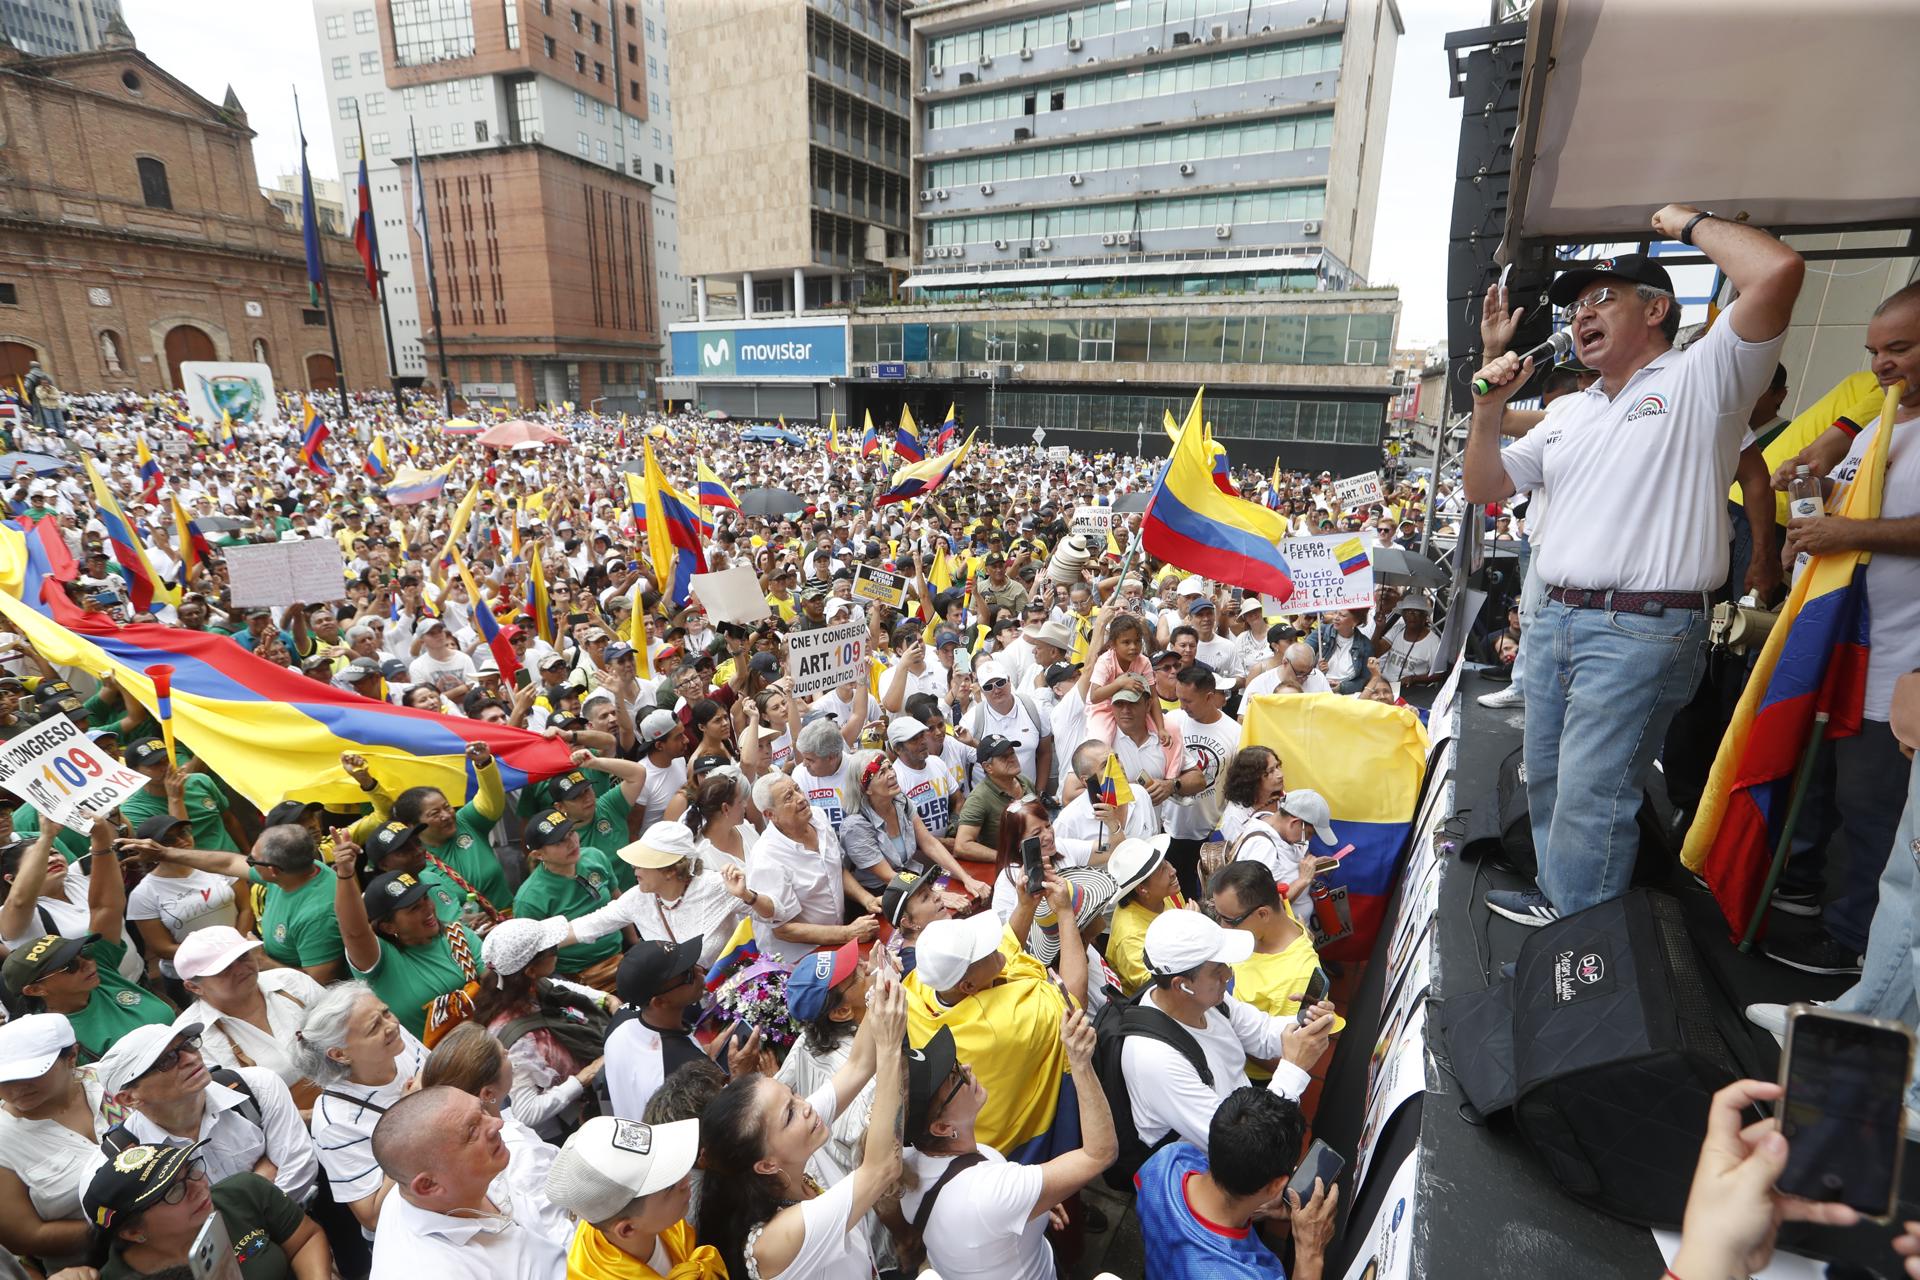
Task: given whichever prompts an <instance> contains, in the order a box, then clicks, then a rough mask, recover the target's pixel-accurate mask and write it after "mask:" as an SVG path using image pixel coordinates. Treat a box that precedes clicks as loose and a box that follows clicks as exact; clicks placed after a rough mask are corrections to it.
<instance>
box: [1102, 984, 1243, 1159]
mask: <svg viewBox="0 0 1920 1280" xmlns="http://www.w3.org/2000/svg"><path fill="white" fill-rule="evenodd" d="M1152 989H1153V988H1152V987H1151V986H1146V987H1142V988H1141V991H1140V995H1137V996H1135V997H1134V998H1133V999H1131V1000H1118V999H1116V1000H1109V1001H1108V1002H1107V1004H1106V1007H1105V1008H1103V1009H1101V1010H1100V1016H1099V1017H1097V1018H1095V1019H1094V1021H1093V1030H1094V1034H1095V1035H1096V1036H1097V1037H1098V1039H1097V1041H1096V1042H1095V1044H1094V1048H1093V1073H1094V1075H1095V1076H1096V1077H1097V1078H1098V1079H1099V1081H1100V1091H1101V1092H1102V1093H1104V1094H1105V1095H1106V1096H1107V1108H1108V1109H1109V1110H1110V1111H1112V1113H1113V1132H1114V1136H1115V1137H1116V1138H1118V1139H1119V1144H1120V1155H1119V1158H1118V1159H1116V1160H1115V1161H1114V1162H1113V1164H1111V1165H1110V1166H1108V1168H1107V1171H1106V1174H1105V1175H1104V1176H1105V1178H1106V1181H1107V1185H1108V1186H1110V1187H1112V1188H1113V1189H1114V1190H1116V1191H1121V1192H1127V1191H1132V1190H1133V1175H1134V1174H1136V1173H1138V1172H1139V1171H1140V1166H1141V1165H1143V1164H1145V1163H1146V1162H1147V1157H1148V1156H1150V1155H1152V1154H1153V1153H1154V1152H1155V1151H1158V1150H1159V1149H1160V1148H1161V1147H1163V1146H1165V1145H1166V1144H1167V1143H1169V1142H1173V1141H1176V1140H1177V1139H1178V1137H1179V1135H1178V1134H1177V1133H1176V1132H1174V1131H1172V1130H1168V1132H1167V1133H1166V1135H1165V1136H1164V1137H1162V1138H1161V1139H1160V1141H1158V1142H1156V1143H1154V1144H1153V1145H1151V1146H1149V1145H1147V1143H1146V1142H1145V1141H1143V1140H1142V1139H1141V1137H1140V1130H1139V1129H1138V1127H1136V1126H1135V1124H1134V1122H1133V1100H1132V1099H1131V1098H1129V1097H1128V1096H1127V1079H1126V1074H1125V1072H1124V1071H1122V1070H1121V1066H1120V1056H1121V1050H1122V1048H1123V1047H1124V1046H1125V1044H1126V1040H1127V1037H1128V1036H1145V1037H1146V1038H1147V1039H1149V1040H1158V1041H1159V1042H1160V1043H1161V1044H1164V1045H1170V1046H1172V1047H1173V1048H1174V1049H1175V1050H1177V1051H1178V1052H1179V1054H1180V1056H1181V1057H1183V1058H1185V1059H1186V1060H1187V1063H1188V1065H1190V1066H1191V1067H1192V1068H1193V1069H1194V1071H1195V1072H1196V1073H1198V1074H1199V1076H1200V1080H1201V1082H1202V1083H1203V1084H1205V1085H1206V1086H1207V1087H1208V1088H1212V1087H1213V1069H1212V1068H1211V1067H1209V1066H1208V1065H1207V1055H1206V1053H1205V1052H1204V1051H1203V1050H1202V1049H1201V1048H1200V1042H1199V1041H1198V1040H1195V1039H1194V1038H1193V1033H1192V1032H1190V1031H1188V1030H1187V1029H1186V1028H1185V1027H1183V1026H1181V1025H1180V1024H1179V1023H1178V1022H1176V1021H1174V1020H1173V1019H1172V1018H1170V1017H1168V1016H1167V1015H1166V1014H1164V1013H1162V1012H1160V1010H1159V1009H1157V1008H1155V1007H1154V1006H1153V1005H1151V1004H1148V1003H1146V1002H1145V1001H1144V1000H1143V999H1142V998H1141V997H1142V996H1144V995H1145V994H1146V993H1147V992H1148V991H1151V990H1152Z"/></svg>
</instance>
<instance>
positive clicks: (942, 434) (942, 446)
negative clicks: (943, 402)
mask: <svg viewBox="0 0 1920 1280" xmlns="http://www.w3.org/2000/svg"><path fill="white" fill-rule="evenodd" d="M953 408H954V407H953V405H952V403H951V402H949V403H948V405H947V417H946V421H944V422H942V423H941V424H940V429H939V430H938V431H936V432H934V433H933V451H934V452H935V453H940V452H943V451H945V450H947V449H950V448H952V447H953V438H954V437H955V436H957V435H959V434H960V424H959V423H958V422H955V421H954V417H953Z"/></svg>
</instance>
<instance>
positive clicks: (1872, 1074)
mask: <svg viewBox="0 0 1920 1280" xmlns="http://www.w3.org/2000/svg"><path fill="white" fill-rule="evenodd" d="M1913 1047H1914V1037H1913V1032H1912V1030H1911V1029H1909V1028H1908V1027H1906V1026H1904V1025H1902V1024H1901V1023H1898V1022H1893V1021H1890V1020H1888V1019H1885V1018H1869V1017H1866V1016H1864V1015H1861V1014H1851V1013H1836V1012H1834V1011H1833V1010H1830V1009H1821V1008H1817V1007H1815V1006H1813V1005H1808V1004H1796V1005H1794V1006H1793V1007H1792V1008H1790V1009H1788V1010H1787V1044H1786V1051H1785V1052H1784V1053H1783V1054H1781V1056H1780V1087H1781V1089H1782V1090H1783V1096H1782V1097H1781V1099H1780V1108H1779V1116H1780V1134H1781V1136H1782V1137H1784V1138H1785V1139H1786V1140H1787V1167H1786V1168H1785V1169H1783V1170H1782V1171H1781V1173H1780V1177H1779V1178H1778V1180H1776V1182H1775V1183H1774V1186H1775V1187H1776V1188H1777V1189H1778V1190H1780V1191H1781V1192H1783V1193H1785V1194H1787V1195H1792V1196H1800V1197H1802V1198H1803V1199H1807V1200H1814V1201H1821V1202H1826V1203H1832V1204H1844V1205H1849V1206H1851V1207H1852V1208H1854V1209H1857V1210H1859V1211H1860V1213H1861V1214H1863V1215H1865V1216H1867V1217H1871V1218H1877V1219H1881V1220H1885V1219H1887V1218H1890V1217H1891V1216H1892V1215H1893V1213H1894V1209H1895V1207H1896V1205H1897V1201H1898V1197H1899V1191H1900V1161H1901V1156H1902V1154H1903V1153H1904V1150H1905V1147H1906V1095H1907V1087H1908V1082H1909V1081H1910V1080H1911V1079H1912V1076H1913Z"/></svg>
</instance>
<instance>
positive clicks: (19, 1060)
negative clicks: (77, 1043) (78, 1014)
mask: <svg viewBox="0 0 1920 1280" xmlns="http://www.w3.org/2000/svg"><path fill="white" fill-rule="evenodd" d="M73 1043H74V1039H73V1024H72V1023H71V1022H68V1021H67V1017H66V1015H65V1014H63V1013H29V1014H27V1015H26V1016H25V1017H20V1018H15V1019H14V1020H13V1021H11V1022H9V1023H7V1024H6V1025H5V1026H0V1084H4V1083H6V1082H8V1081H11V1080H32V1079H34V1078H35V1077H36V1076H43V1075H45V1074H46V1073H47V1072H48V1070H50V1069H51V1068H52V1066H53V1064H54V1062H55V1060H56V1059H58V1058H59V1057H60V1055H61V1053H62V1052H64V1051H65V1050H67V1049H68V1048H71V1047H72V1045H73Z"/></svg>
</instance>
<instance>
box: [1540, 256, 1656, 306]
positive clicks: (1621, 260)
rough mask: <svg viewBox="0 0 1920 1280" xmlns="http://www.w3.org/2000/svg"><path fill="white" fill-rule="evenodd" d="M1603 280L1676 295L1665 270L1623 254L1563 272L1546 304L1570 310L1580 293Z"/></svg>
mask: <svg viewBox="0 0 1920 1280" xmlns="http://www.w3.org/2000/svg"><path fill="white" fill-rule="evenodd" d="M1601 276H1617V277H1619V278H1620V279H1622V280H1631V281H1633V282H1634V283H1635V284H1644V285H1651V286H1652V287H1653V288H1655V289H1661V290H1664V291H1666V292H1667V293H1672V292H1673V277H1672V276H1670V275H1668V274H1667V269H1666V268H1665V267H1663V266H1661V265H1660V264H1659V263H1658V262H1655V261H1654V260H1653V259H1652V258H1649V257H1648V256H1647V255H1646V254H1644V253H1622V254H1619V255H1617V256H1615V257H1611V258H1594V259H1592V260H1590V261H1587V262H1580V263H1576V264H1574V265H1573V266H1572V267H1569V268H1568V269H1567V270H1565V271H1562V272H1561V273H1560V274H1559V275H1558V276H1556V277H1554V281H1553V283H1552V284H1551V285H1549V286H1548V287H1547V301H1548V302H1551V303H1552V304H1553V305H1554V306H1556V307H1564V306H1569V305H1571V304H1572V302H1573V300H1574V299H1575V298H1577V297H1579V296H1580V291H1581V290H1583V289H1585V288H1586V287H1587V286H1588V285H1590V284H1592V283H1593V282H1594V281H1595V280H1598V279H1599V278H1600V277H1601Z"/></svg>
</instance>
